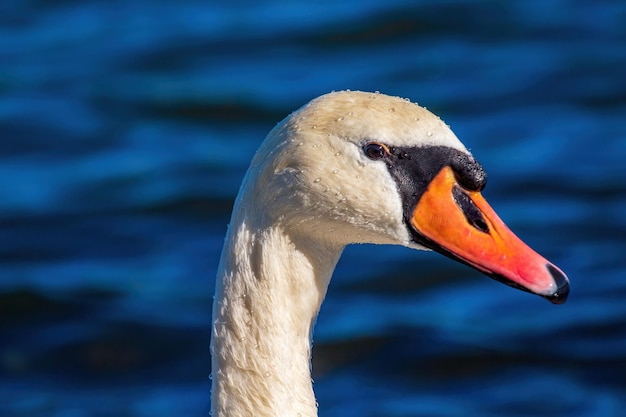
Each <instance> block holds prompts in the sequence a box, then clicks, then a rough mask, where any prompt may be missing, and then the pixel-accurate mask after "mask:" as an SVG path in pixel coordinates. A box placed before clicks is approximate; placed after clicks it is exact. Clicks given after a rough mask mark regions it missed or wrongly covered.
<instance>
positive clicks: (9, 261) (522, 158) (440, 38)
mask: <svg viewBox="0 0 626 417" xmlns="http://www.w3.org/2000/svg"><path fill="white" fill-rule="evenodd" d="M625 74H626V4H625V3H624V2H623V1H620V0H615V1H597V2H582V1H557V0H548V1H545V0H531V1H525V2H498V1H445V2H443V1H416V2H415V1H388V2H378V1H369V2H368V1H361V2H358V3H357V2H335V1H333V2H331V1H325V2H317V3H304V2H298V1H292V2H281V1H259V2H252V1H250V2H247V1H234V2H228V3H226V2H222V3H221V4H217V3H215V2H206V1H194V0H182V1H177V2H171V1H167V2H166V1H150V2H148V1H141V0H139V1H130V2H121V1H112V2H109V1H101V2H99V1H81V2H76V1H72V0H68V1H64V2H49V1H32V2H21V1H13V0H8V1H4V2H3V3H2V5H0V158H1V163H0V261H1V262H2V268H1V269H0V341H1V343H0V415H2V416H4V415H6V416H18V415H19V416H46V417H50V416H63V417H74V416H113V415H115V416H151V417H155V416H206V415H208V411H209V386H210V381H209V378H208V375H209V373H210V364H209V363H210V361H209V356H208V345H209V329H210V322H211V317H210V310H211V307H210V306H211V300H212V298H211V297H212V293H213V285H214V279H215V278H214V276H215V272H216V268H217V261H218V257H219V251H220V249H221V244H222V242H223V236H224V232H225V230H226V224H227V222H228V218H229V215H230V209H231V205H232V201H233V199H234V196H235V194H236V192H237V189H238V187H239V183H240V181H241V178H242V177H243V174H244V172H245V169H246V168H247V164H248V162H249V160H250V158H251V156H252V154H253V152H254V150H255V149H256V148H257V146H258V145H259V143H260V141H261V140H262V139H263V137H264V136H265V134H266V133H267V132H268V131H269V130H270V129H271V128H272V126H274V124H275V123H276V122H278V121H279V120H281V119H282V118H283V117H285V116H286V115H287V114H289V113H290V112H291V111H292V110H294V109H296V108H298V107H299V106H301V105H302V104H304V103H305V102H307V101H308V100H310V99H311V98H313V97H315V96H318V95H320V94H323V93H325V92H328V91H331V90H339V89H347V88H349V89H353V90H357V89H361V90H370V91H374V90H379V91H381V92H384V93H388V94H393V95H400V96H403V97H408V98H410V99H412V100H413V101H417V102H419V103H420V104H423V105H425V106H427V107H428V108H429V109H431V110H433V111H434V112H436V113H437V114H439V115H441V116H442V117H443V118H444V119H445V120H446V122H447V123H449V124H450V125H451V126H452V128H453V130H454V131H455V132H456V133H457V135H458V136H459V137H460V138H461V140H463V141H464V143H466V144H467V145H468V147H469V148H470V149H471V150H472V151H473V152H474V154H475V156H476V157H477V158H478V159H479V160H480V161H481V163H482V164H483V165H484V166H485V168H486V170H487V172H488V173H489V178H490V179H489V185H488V187H487V189H486V191H485V194H486V196H487V198H488V199H489V200H490V202H491V203H492V205H493V206H494V207H495V208H496V209H497V210H498V212H499V213H500V215H501V216H502V217H503V218H504V219H505V220H506V221H507V223H508V224H509V226H510V227H511V228H512V229H513V230H514V231H516V232H517V233H518V234H519V235H520V236H521V237H522V238H523V239H524V240H526V241H527V242H529V243H530V244H531V245H532V246H533V247H535V248H537V249H538V250H539V251H540V252H542V253H543V254H545V255H546V257H548V258H549V259H551V260H553V261H554V262H555V263H556V264H557V265H559V266H561V267H562V268H563V269H564V270H565V271H566V272H567V273H568V274H569V275H570V278H571V280H572V293H571V296H570V299H569V301H568V303H567V304H565V305H562V306H554V305H551V304H549V303H547V302H545V301H544V300H541V299H540V298H538V297H533V296H530V295H529V294H526V293H522V292H518V291H514V290H512V289H510V288H508V287H505V286H502V285H501V284H498V283H496V282H494V281H491V280H489V279H487V278H484V277H483V276H481V275H480V274H478V273H476V272H474V271H471V270H469V269H467V268H466V267H464V266H462V265H458V264H455V263H453V262H452V261H450V260H448V259H444V258H443V257H441V256H439V255H437V254H433V253H418V252H414V251H410V250H408V249H402V248H397V247H374V246H367V245H365V246H358V247H356V246H355V247H350V248H348V249H347V250H346V252H345V254H344V256H343V258H342V259H341V261H340V263H339V266H338V269H337V271H336V273H335V277H334V279H333V282H332V284H331V287H330V290H329V294H328V297H327V299H326V302H325V303H324V305H323V308H322V312H321V315H320V317H319V320H318V323H317V327H316V335H315V340H316V343H315V349H314V352H315V354H314V356H315V358H314V363H313V368H314V376H315V381H316V382H315V389H316V392H317V396H318V400H319V404H320V414H321V415H322V416H327V417H332V416H359V417H364V416H551V417H552V416H567V417H575V416H580V417H591V416H594V417H598V416H623V415H624V413H626V303H624V299H623V298H622V297H623V296H624V295H626V277H625V276H624V273H623V271H624V268H625V266H626V260H625V259H626V258H625V257H624V253H626V241H625V236H626V220H625V217H624V216H623V212H624V209H625V206H626V186H625V185H624V181H623V179H624V175H625V174H626V166H625V165H624V160H625V158H626V123H625V122H624V120H625V119H626V76H625Z"/></svg>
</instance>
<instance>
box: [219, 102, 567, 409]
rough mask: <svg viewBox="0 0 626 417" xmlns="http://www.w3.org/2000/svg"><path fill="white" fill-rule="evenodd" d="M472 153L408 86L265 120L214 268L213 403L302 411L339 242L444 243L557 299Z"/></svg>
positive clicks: (553, 270) (440, 247)
mask: <svg viewBox="0 0 626 417" xmlns="http://www.w3.org/2000/svg"><path fill="white" fill-rule="evenodd" d="M485 181H486V175H485V172H484V170H483V168H482V167H481V165H480V164H479V163H478V162H477V161H476V160H475V159H474V158H473V156H472V155H471V154H470V152H469V151H468V150H467V149H466V148H465V147H464V146H463V144H461V142H460V141H459V140H458V139H457V138H456V136H455V135H454V133H453V132H452V131H451V130H450V128H449V126H447V125H446V124H445V123H444V122H443V121H442V120H441V119H439V118H438V117H437V116H435V115H434V114H432V113H431V112H429V111H428V110H426V109H425V108H423V107H420V106H418V105H417V104H414V103H411V102H410V101H408V100H405V99H402V98H398V97H390V96H387V95H384V94H380V93H368V92H355V91H341V92H333V93H329V94H326V95H323V96H321V97H318V98H316V99H314V100H312V101H311V102H309V103H308V104H306V105H304V106H303V107H301V108H300V109H299V110H297V111H295V112H294V113H292V114H291V115H289V116H288V117H287V118H285V119H284V120H283V121H282V122H280V123H279V124H278V125H276V126H275V127H274V128H273V129H272V130H271V131H270V133H269V134H268V136H267V137H266V139H265V140H264V141H263V143H262V144H261V146H260V148H259V149H258V151H257V152H256V154H255V156H254V157H253V159H252V162H251V165H250V167H249V169H248V171H247V173H246V175H245V178H244V180H243V183H242V185H241V188H240V190H239V194H238V196H237V199H236V201H235V204H234V208H233V213H232V218H231V221H230V225H229V228H228V232H227V235H226V238H225V243H224V247H223V251H222V255H221V258H220V263H219V267H218V273H217V281H216V289H215V297H214V303H213V326H212V337H211V356H212V375H211V378H212V398H211V412H212V415H213V416H217V417H244V416H245V417H252V416H254V417H264V416H272V417H283V416H284V417H287V416H289V417H313V416H317V403H316V400H315V396H314V393H313V386H312V381H311V372H310V357H311V340H312V329H313V325H314V322H315V319H316V317H317V314H318V311H319V308H320V305H321V303H322V301H323V299H324V296H325V294H326V289H327V287H328V283H329V281H330V278H331V275H332V272H333V269H334V268H335V265H336V263H337V260H338V259H339V256H340V255H341V252H342V250H343V248H344V247H345V246H346V245H348V244H351V243H374V244H392V245H403V246H407V247H410V248H414V249H422V250H423V249H430V250H435V251H438V252H440V253H442V254H443V255H445V256H448V257H450V258H453V259H455V260H457V261H460V262H462V263H464V264H467V265H469V266H471V267H473V268H476V269H478V270H480V271H482V272H483V273H485V274H486V275H488V276H490V277H492V278H495V279H497V280H499V281H502V282H504V283H505V284H508V285H511V286H513V287H516V288H519V289H522V290H525V291H528V292H531V293H534V294H537V295H540V296H542V297H544V298H546V299H548V300H550V301H551V302H553V303H555V304H560V303H563V302H565V300H566V298H567V296H568V293H569V281H568V278H567V277H566V275H565V274H564V273H563V272H562V271H561V270H560V269H559V268H557V267H556V266H554V265H553V264H552V263H550V262H548V261H547V260H546V259H544V258H543V257H542V256H540V255H539V254H537V253H536V252H534V251H533V250H532V249H530V248H529V247H528V246H526V244H524V243H523V242H522V241H521V240H520V239H519V238H517V237H516V236H515V235H514V234H513V233H512V232H511V231H510V230H509V229H508V228H507V227H506V226H505V224H504V223H503V222H502V220H500V218H499V217H498V216H497V214H496V213H495V212H494V211H493V209H492V208H491V207H490V206H489V205H488V204H487V202H486V200H485V199H484V198H483V197H482V195H481V190H482V189H483V187H484V186H485Z"/></svg>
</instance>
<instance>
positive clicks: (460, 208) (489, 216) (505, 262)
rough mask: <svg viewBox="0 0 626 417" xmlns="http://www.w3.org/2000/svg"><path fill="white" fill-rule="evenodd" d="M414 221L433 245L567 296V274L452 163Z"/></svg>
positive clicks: (496, 274)
mask: <svg viewBox="0 0 626 417" xmlns="http://www.w3.org/2000/svg"><path fill="white" fill-rule="evenodd" d="M410 222H411V225H412V227H413V228H414V229H415V231H417V232H418V233H419V234H420V235H421V236H423V237H424V238H425V240H426V246H428V247H430V248H431V249H434V250H437V251H438V252H441V253H443V254H444V255H446V256H449V257H451V258H453V259H456V260H458V261H461V262H463V263H465V264H468V265H470V266H472V267H474V268H476V269H478V270H480V271H482V272H484V273H485V274H487V275H489V276H491V277H492V278H495V279H497V280H499V281H502V282H504V283H505V284H508V285H511V286H513V287H516V288H519V289H522V290H525V291H528V292H531V293H534V294H537V295H541V296H542V297H545V298H547V299H548V300H550V301H551V302H553V303H555V304H562V303H564V302H565V300H566V299H567V296H568V294H569V281H568V279H567V276H566V275H565V274H564V273H563V272H562V271H561V270H560V269H559V268H557V267H556V266H554V265H553V264H552V263H550V262H548V261H547V260H546V259H545V258H543V257H542V256H541V255H539V254H538V253H537V252H535V251H534V250H532V249H531V248H530V247H528V246H527V245H526V244H525V243H524V242H522V241H521V240H520V239H519V238H518V237H517V236H516V235H515V234H514V233H513V232H511V230H510V229H509V228H508V227H507V226H506V225H505V224H504V222H503V221H502V220H500V218H499V217H498V215H497V214H496V212H495V211H494V210H493V209H492V208H491V207H490V206H489V204H488V203H487V201H486V200H485V199H484V198H483V196H482V195H481V194H480V192H478V191H468V190H466V189H464V188H462V187H461V186H459V185H458V183H457V181H456V179H455V176H454V172H453V171H452V169H451V168H450V167H444V168H443V169H442V170H441V171H440V172H439V173H438V174H437V176H436V177H435V178H434V179H433V180H432V181H431V183H430V184H429V185H428V188H427V190H426V192H425V193H424V194H423V195H422V196H421V198H420V200H419V202H418V204H417V206H416V207H415V209H414V211H413V213H412V216H411V219H410Z"/></svg>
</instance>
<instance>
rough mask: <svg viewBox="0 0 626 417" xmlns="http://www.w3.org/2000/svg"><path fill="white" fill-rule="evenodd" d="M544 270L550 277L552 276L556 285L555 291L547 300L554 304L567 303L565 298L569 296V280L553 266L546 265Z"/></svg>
mask: <svg viewBox="0 0 626 417" xmlns="http://www.w3.org/2000/svg"><path fill="white" fill-rule="evenodd" d="M546 268H547V269H548V272H550V275H552V278H553V279H554V283H555V284H556V291H555V292H554V294H552V295H551V296H550V297H549V300H550V301H551V302H552V303H554V304H563V303H564V302H565V301H567V296H568V295H569V280H568V279H567V277H566V276H565V274H564V273H563V272H561V271H560V270H559V269H558V268H557V267H555V266H554V265H552V264H550V263H548V264H546Z"/></svg>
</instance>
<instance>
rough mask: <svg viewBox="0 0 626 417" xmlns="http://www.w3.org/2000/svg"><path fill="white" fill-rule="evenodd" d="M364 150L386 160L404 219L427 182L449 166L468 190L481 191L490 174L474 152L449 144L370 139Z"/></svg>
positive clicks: (413, 206)
mask: <svg viewBox="0 0 626 417" xmlns="http://www.w3.org/2000/svg"><path fill="white" fill-rule="evenodd" d="M363 152H365V155H367V156H368V157H369V158H370V159H373V160H384V161H385V163H386V164H387V169H389V173H390V174H391V176H392V178H393V179H394V180H395V181H396V184H397V186H398V190H399V191H400V195H401V196H402V203H403V211H404V215H405V220H406V219H408V218H410V215H411V213H413V210H414V209H415V207H416V206H417V202H418V201H419V199H420V198H421V197H422V194H424V192H426V189H427V188H428V184H430V182H431V181H432V180H433V178H435V176H436V175H437V174H439V172H440V171H441V170H442V169H443V168H444V167H446V166H449V167H451V168H452V170H453V171H454V174H455V175H456V180H457V182H458V183H459V185H460V186H461V187H463V188H464V189H466V190H468V191H481V190H482V189H483V188H485V184H486V183H487V174H485V171H484V170H483V167H482V166H481V165H480V164H479V163H478V162H477V161H476V160H475V159H474V158H473V157H472V156H471V155H469V154H467V153H465V152H462V151H459V150H457V149H453V148H449V147H447V146H424V147H413V148H409V147H396V146H391V147H387V146H385V145H382V144H380V143H376V142H370V143H367V144H365V145H364V146H363ZM407 216H408V217H407Z"/></svg>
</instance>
